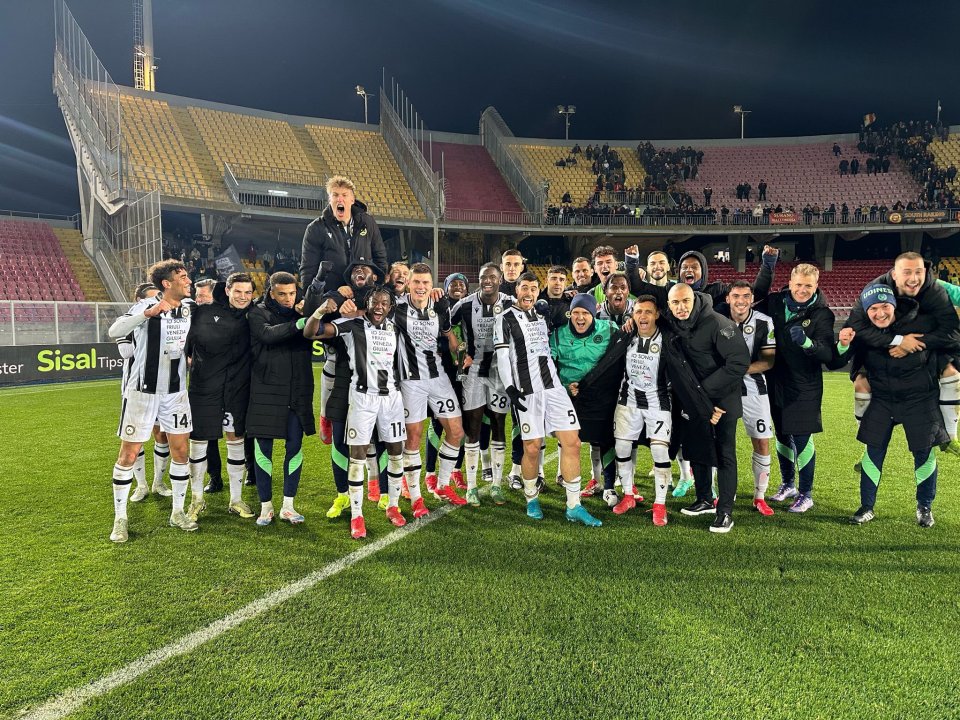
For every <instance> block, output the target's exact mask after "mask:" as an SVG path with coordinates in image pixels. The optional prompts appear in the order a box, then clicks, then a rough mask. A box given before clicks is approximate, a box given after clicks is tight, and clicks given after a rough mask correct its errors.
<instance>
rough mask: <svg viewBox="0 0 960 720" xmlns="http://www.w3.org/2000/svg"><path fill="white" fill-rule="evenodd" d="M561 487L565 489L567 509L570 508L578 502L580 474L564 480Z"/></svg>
mask: <svg viewBox="0 0 960 720" xmlns="http://www.w3.org/2000/svg"><path fill="white" fill-rule="evenodd" d="M563 489H564V490H566V491H567V509H568V510H572V509H573V508H575V507H576V506H577V505H579V504H580V476H579V475H577V476H576V477H575V478H574V479H573V480H565V481H564V483H563Z"/></svg>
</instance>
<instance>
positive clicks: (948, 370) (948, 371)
mask: <svg viewBox="0 0 960 720" xmlns="http://www.w3.org/2000/svg"><path fill="white" fill-rule="evenodd" d="M954 375H960V371H958V370H957V368H956V367H954V365H953V363H947V366H946V367H945V368H944V369H943V372H942V373H940V377H942V378H946V377H953V376H954Z"/></svg>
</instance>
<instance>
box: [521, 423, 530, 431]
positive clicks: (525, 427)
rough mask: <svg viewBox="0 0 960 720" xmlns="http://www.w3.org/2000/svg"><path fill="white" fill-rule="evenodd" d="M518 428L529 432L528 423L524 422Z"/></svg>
mask: <svg viewBox="0 0 960 720" xmlns="http://www.w3.org/2000/svg"><path fill="white" fill-rule="evenodd" d="M520 430H522V431H523V432H525V433H528V432H530V423H524V424H523V425H521V426H520Z"/></svg>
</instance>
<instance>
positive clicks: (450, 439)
mask: <svg viewBox="0 0 960 720" xmlns="http://www.w3.org/2000/svg"><path fill="white" fill-rule="evenodd" d="M407 290H408V292H407V294H406V295H404V296H403V297H402V298H401V300H400V302H399V303H397V307H396V309H395V310H394V313H393V322H394V323H395V324H396V326H397V329H398V330H399V331H400V352H399V358H400V377H401V381H400V390H401V393H402V395H403V414H404V418H405V421H406V425H407V428H406V430H407V441H406V444H405V447H404V451H403V473H404V477H405V478H406V481H407V488H409V490H410V494H411V498H413V497H415V496H418V495H419V493H420V470H421V467H422V466H421V460H420V440H421V438H422V437H423V421H424V420H426V419H427V408H428V406H429V408H430V409H432V410H433V414H434V417H436V418H437V419H438V420H439V421H440V424H441V425H442V426H443V442H442V443H441V445H440V467H439V473H438V475H437V479H436V485H435V486H434V487H432V488H431V487H429V486H428V487H427V489H428V490H430V491H431V492H432V493H433V494H434V495H436V496H437V498H439V499H441V500H446V501H447V502H449V503H451V504H453V505H464V504H465V503H466V502H467V501H466V500H464V499H463V498H462V497H460V496H459V495H457V491H456V490H455V489H454V487H453V486H452V485H450V475H451V474H452V472H453V469H454V466H455V465H456V462H457V456H458V455H459V453H460V443H462V442H463V424H462V422H461V419H460V403H459V402H458V401H457V394H456V392H455V391H454V389H453V385H452V384H451V383H450V378H448V377H447V374H446V373H445V372H444V371H443V365H442V361H441V358H440V355H439V351H438V348H437V342H438V341H439V339H440V338H441V337H448V336H450V334H451V329H450V328H451V326H450V301H449V300H448V299H447V298H446V296H445V295H444V293H443V292H442V291H441V290H439V289H437V290H434V287H433V276H432V275H431V273H430V267H429V266H428V265H425V264H424V263H414V265H413V267H411V268H410V276H409V280H408V283H407ZM469 492H471V491H470V490H468V493H469ZM472 493H473V494H472V498H471V503H472V504H474V505H479V504H480V500H479V496H478V494H477V490H476V487H474V488H473V489H472Z"/></svg>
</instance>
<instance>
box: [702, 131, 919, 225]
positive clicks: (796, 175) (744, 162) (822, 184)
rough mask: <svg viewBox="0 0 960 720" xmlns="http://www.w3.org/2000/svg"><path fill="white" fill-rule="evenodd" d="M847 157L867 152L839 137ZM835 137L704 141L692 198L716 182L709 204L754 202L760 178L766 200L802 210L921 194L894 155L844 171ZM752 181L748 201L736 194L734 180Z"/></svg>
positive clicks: (745, 205)
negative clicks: (876, 165) (881, 167)
mask: <svg viewBox="0 0 960 720" xmlns="http://www.w3.org/2000/svg"><path fill="white" fill-rule="evenodd" d="M840 146H841V149H842V152H843V155H842V157H845V158H847V159H850V158H853V157H858V158H862V160H861V162H863V161H865V159H866V157H867V156H866V155H862V156H861V154H860V153H859V152H858V151H857V148H856V146H855V145H853V144H850V143H840ZM832 148H833V143H814V144H806V145H741V146H718V147H709V146H703V147H702V149H703V151H704V158H703V163H702V164H701V165H700V172H699V174H698V175H697V178H696V179H695V180H688V181H686V182H685V183H684V185H685V189H686V191H687V192H688V193H689V194H690V195H691V196H692V197H693V200H694V202H696V203H700V202H701V201H702V199H703V188H704V187H706V186H707V185H710V186H712V187H713V198H712V201H711V204H712V205H713V206H714V207H719V206H720V205H721V204H724V205H726V206H727V207H728V208H731V209H733V208H735V207H743V208H744V209H750V208H752V207H753V206H754V205H755V204H756V202H757V190H756V187H757V184H758V183H759V181H760V180H761V179H764V180H766V182H767V186H768V187H767V203H768V204H771V203H772V204H776V203H781V204H783V205H784V206H785V207H786V206H793V207H794V209H795V210H797V211H799V210H800V209H801V208H802V207H803V206H804V205H806V204H807V203H810V204H813V203H818V204H820V205H821V206H828V205H829V204H830V203H836V205H837V207H840V205H841V203H844V202H845V203H847V204H848V205H849V206H850V207H851V208H853V206H854V205H864V204H866V205H871V204H874V203H877V204H886V205H888V206H890V205H893V203H895V202H897V201H901V202H903V203H907V202H909V201H910V200H913V199H915V198H916V197H917V195H918V194H919V192H920V187H919V186H918V185H917V184H916V183H915V182H914V181H913V179H912V178H911V177H910V174H909V172H908V171H907V170H906V168H904V166H903V164H902V163H901V162H900V161H899V160H898V159H896V158H895V157H894V158H892V162H891V167H890V172H888V173H879V174H867V173H866V172H865V171H864V169H863V168H861V171H860V173H859V174H858V175H845V176H843V177H841V176H840V172H839V170H838V158H837V157H835V156H834V154H833V151H832ZM742 182H748V183H750V185H752V186H753V190H752V191H751V195H750V201H741V200H737V199H736V186H737V185H738V184H740V183H742Z"/></svg>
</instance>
